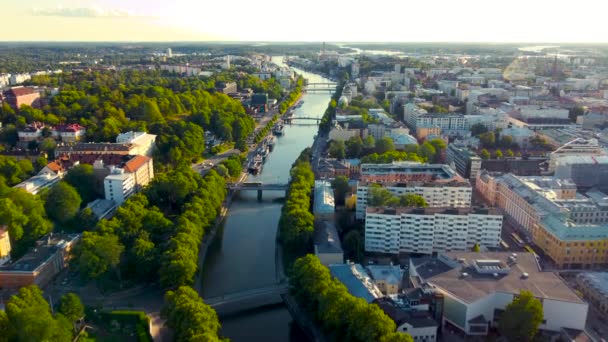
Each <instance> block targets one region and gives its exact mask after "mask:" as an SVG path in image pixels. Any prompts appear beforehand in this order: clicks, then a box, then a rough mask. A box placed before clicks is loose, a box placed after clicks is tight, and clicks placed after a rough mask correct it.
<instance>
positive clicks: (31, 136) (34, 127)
mask: <svg viewBox="0 0 608 342" xmlns="http://www.w3.org/2000/svg"><path fill="white" fill-rule="evenodd" d="M43 128H44V124H43V123H42V122H32V123H31V124H29V125H27V126H25V127H23V128H21V129H19V130H18V131H17V136H18V137H19V141H26V142H27V141H36V140H38V139H40V138H41V137H42V129H43Z"/></svg>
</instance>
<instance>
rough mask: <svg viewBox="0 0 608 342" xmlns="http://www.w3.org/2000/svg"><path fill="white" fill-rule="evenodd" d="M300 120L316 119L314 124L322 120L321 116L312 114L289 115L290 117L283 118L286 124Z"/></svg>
mask: <svg viewBox="0 0 608 342" xmlns="http://www.w3.org/2000/svg"><path fill="white" fill-rule="evenodd" d="M300 120H302V121H314V122H313V123H314V124H318V123H320V122H321V118H319V117H316V118H315V117H312V116H289V117H285V118H283V121H284V122H285V123H286V124H290V123H292V122H293V121H300Z"/></svg>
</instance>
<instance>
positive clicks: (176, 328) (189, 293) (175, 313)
mask: <svg viewBox="0 0 608 342" xmlns="http://www.w3.org/2000/svg"><path fill="white" fill-rule="evenodd" d="M161 315H162V317H163V318H165V319H166V320H167V323H166V324H167V326H168V327H170V328H171V329H172V330H173V332H174V333H175V340H176V341H183V342H185V341H220V338H219V336H218V333H219V330H220V327H221V324H220V321H219V319H218V317H217V314H216V313H215V311H214V310H213V308H211V307H210V306H209V305H207V304H205V303H204V302H203V300H202V298H201V297H199V295H198V293H196V291H194V289H192V288H191V287H188V286H181V287H179V288H178V289H177V290H175V291H167V294H166V295H165V305H164V306H163V309H162V311H161Z"/></svg>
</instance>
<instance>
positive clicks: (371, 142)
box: [363, 135, 376, 150]
mask: <svg viewBox="0 0 608 342" xmlns="http://www.w3.org/2000/svg"><path fill="white" fill-rule="evenodd" d="M363 147H364V148H365V149H366V150H371V149H373V148H374V147H376V139H374V137H373V136H371V135H368V136H367V137H365V139H364V140H363Z"/></svg>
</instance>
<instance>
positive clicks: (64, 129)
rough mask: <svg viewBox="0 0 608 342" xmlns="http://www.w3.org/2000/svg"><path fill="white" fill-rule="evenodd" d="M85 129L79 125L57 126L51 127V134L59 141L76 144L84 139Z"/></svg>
mask: <svg viewBox="0 0 608 342" xmlns="http://www.w3.org/2000/svg"><path fill="white" fill-rule="evenodd" d="M86 133H87V130H86V128H84V127H82V126H80V125H79V124H67V125H58V126H55V127H53V130H52V134H53V136H54V137H55V138H56V139H61V141H63V142H76V141H79V140H81V139H82V138H84V136H85V135H86Z"/></svg>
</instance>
